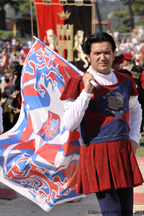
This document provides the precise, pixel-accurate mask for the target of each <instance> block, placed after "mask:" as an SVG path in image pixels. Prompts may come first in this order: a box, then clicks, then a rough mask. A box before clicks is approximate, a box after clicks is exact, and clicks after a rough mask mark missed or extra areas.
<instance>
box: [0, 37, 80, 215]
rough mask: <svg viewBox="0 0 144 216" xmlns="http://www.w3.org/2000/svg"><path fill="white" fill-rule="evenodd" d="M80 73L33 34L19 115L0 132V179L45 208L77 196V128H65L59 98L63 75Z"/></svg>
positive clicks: (25, 69) (64, 77)
mask: <svg viewBox="0 0 144 216" xmlns="http://www.w3.org/2000/svg"><path fill="white" fill-rule="evenodd" d="M80 74H81V75H83V73H82V72H80V71H79V70H78V69H77V68H76V67H75V66H73V65H71V64H70V63H69V62H67V61H66V60H65V59H63V58H62V57H60V56H59V55H58V54H57V53H55V52H52V51H51V50H50V48H49V47H47V46H46V45H45V44H44V43H42V42H41V41H39V40H38V39H36V42H35V43H34V45H33V46H32V48H31V49H30V51H29V53H28V55H27V58H26V61H25V64H24V66H23V71H22V79H21V95H22V107H21V112H20V117H19V120H18V122H17V123H16V125H15V126H14V127H13V128H12V129H11V130H10V131H8V132H6V133H4V134H2V135H1V138H0V181H1V182H3V183H4V184H5V185H7V186H9V187H11V188H12V189H14V190H16V191H17V192H19V193H20V194H22V195H24V196H25V197H27V198H28V199H30V200H31V201H33V202H35V203H36V204H37V205H39V206H40V207H41V208H42V209H44V210H45V211H50V210H51V209H52V208H53V206H54V205H56V204H60V203H63V202H66V201H69V200H72V199H76V198H79V197H81V195H79V194H77V193H76V187H77V174H78V161H79V153H80V143H79V132H78V131H77V130H74V131H73V132H70V131H68V130H66V129H65V127H64V125H63V123H62V116H63V101H61V100H60V96H61V93H62V92H63V89H64V87H65V83H66V82H67V80H68V79H69V78H70V77H71V76H76V75H77V76H78V75H80ZM82 196H83V195H82Z"/></svg>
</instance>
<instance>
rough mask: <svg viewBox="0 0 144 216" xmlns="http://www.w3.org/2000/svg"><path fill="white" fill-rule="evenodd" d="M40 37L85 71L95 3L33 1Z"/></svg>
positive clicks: (77, 0)
mask: <svg viewBox="0 0 144 216" xmlns="http://www.w3.org/2000/svg"><path fill="white" fill-rule="evenodd" d="M34 2H35V8H36V13H37V26H38V37H39V39H40V40H41V41H43V42H44V43H45V44H46V45H48V46H49V47H50V48H51V49H53V50H55V51H56V52H57V53H59V55H61V56H62V57H64V58H66V59H67V60H68V61H69V62H71V63H72V64H74V65H75V66H76V67H77V68H79V69H80V70H82V71H86V69H87V68H88V60H87V58H86V55H85V53H84V49H83V44H84V41H85V39H86V38H87V37H88V36H90V35H91V33H92V1H90V0H89V1H88V0H34Z"/></svg>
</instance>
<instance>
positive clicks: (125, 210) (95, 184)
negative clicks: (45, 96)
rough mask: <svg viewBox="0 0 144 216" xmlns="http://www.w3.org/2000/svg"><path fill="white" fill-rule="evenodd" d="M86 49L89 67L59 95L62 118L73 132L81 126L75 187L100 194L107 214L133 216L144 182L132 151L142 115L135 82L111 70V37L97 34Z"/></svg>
mask: <svg viewBox="0 0 144 216" xmlns="http://www.w3.org/2000/svg"><path fill="white" fill-rule="evenodd" d="M84 48H85V53H86V55H87V58H88V61H89V63H90V64H91V66H90V67H89V68H88V71H87V73H86V74H85V76H84V77H81V76H78V77H73V78H71V79H70V80H69V82H68V83H67V85H66V87H65V90H64V92H63V94H62V96H61V99H62V100H65V102H64V116H63V123H64V125H65V127H66V129H67V130H70V131H72V130H74V129H76V128H77V127H78V126H79V131H80V136H81V151H80V159H79V173H78V180H77V192H78V193H83V194H89V193H96V196H97V198H98V201H99V204H100V207H101V210H102V212H103V214H104V215H113V214H115V215H133V187H134V186H137V185H140V184H142V182H143V178H142V175H141V173H140V170H139V168H138V165H137V162H136V159H135V155H134V153H135V152H136V149H137V147H138V145H139V144H138V143H139V140H140V137H141V136H140V125H141V119H142V113H141V107H140V104H139V102H138V100H137V91H136V87H135V83H134V81H133V79H132V77H131V76H130V75H128V74H122V73H118V72H113V71H112V70H111V65H112V63H113V60H114V57H115V49H116V46H115V42H114V40H113V38H112V36H110V35H109V34H107V33H105V32H103V33H94V34H92V35H91V36H90V37H89V38H88V39H87V40H86V42H85V45H84ZM92 81H94V82H96V84H97V85H96V88H94V86H93V85H92V84H91V82H92Z"/></svg>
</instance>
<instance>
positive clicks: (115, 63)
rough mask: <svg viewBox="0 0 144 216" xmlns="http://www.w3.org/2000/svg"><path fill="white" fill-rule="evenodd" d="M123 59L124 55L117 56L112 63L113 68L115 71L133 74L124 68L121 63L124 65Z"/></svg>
mask: <svg viewBox="0 0 144 216" xmlns="http://www.w3.org/2000/svg"><path fill="white" fill-rule="evenodd" d="M123 61H124V57H123V55H119V56H115V59H114V61H113V64H112V69H113V70H114V71H118V72H121V73H126V74H130V75H131V73H130V72H129V71H128V70H127V69H123V68H122V66H121V65H122V63H123Z"/></svg>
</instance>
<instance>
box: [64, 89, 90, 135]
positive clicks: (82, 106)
mask: <svg viewBox="0 0 144 216" xmlns="http://www.w3.org/2000/svg"><path fill="white" fill-rule="evenodd" d="M91 97H92V94H89V93H87V92H85V91H84V90H82V92H81V94H80V95H79V97H78V98H77V99H76V100H74V99H71V98H68V100H66V101H64V116H63V119H62V121H63V124H64V125H65V128H66V129H67V130H69V131H72V130H74V129H76V128H77V127H78V126H79V125H80V122H81V120H82V118H83V116H84V114H85V110H86V109H87V107H88V105H89V101H90V99H91Z"/></svg>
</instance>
